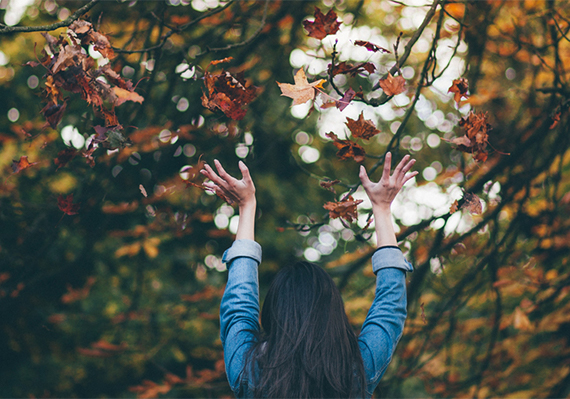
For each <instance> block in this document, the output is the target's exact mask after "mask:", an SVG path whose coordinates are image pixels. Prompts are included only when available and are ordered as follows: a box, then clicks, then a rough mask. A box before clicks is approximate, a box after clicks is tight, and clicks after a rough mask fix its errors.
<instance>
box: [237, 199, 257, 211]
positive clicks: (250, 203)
mask: <svg viewBox="0 0 570 399" xmlns="http://www.w3.org/2000/svg"><path fill="white" fill-rule="evenodd" d="M256 207H257V201H256V199H255V198H253V199H249V200H247V201H244V202H242V203H241V204H239V205H238V208H239V212H240V213H242V212H246V211H251V210H255V208H256Z"/></svg>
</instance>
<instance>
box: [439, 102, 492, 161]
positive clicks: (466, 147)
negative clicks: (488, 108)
mask: <svg viewBox="0 0 570 399" xmlns="http://www.w3.org/2000/svg"><path fill="white" fill-rule="evenodd" d="M458 124H459V126H461V127H463V129H464V130H465V135H464V136H461V137H456V138H453V139H443V140H444V141H447V142H450V143H453V144H456V145H457V150H459V151H463V152H468V153H471V154H473V158H474V159H475V160H476V161H477V162H484V161H485V160H487V151H486V148H487V142H488V141H487V140H488V137H489V135H488V132H489V130H491V125H489V124H488V123H487V113H482V112H480V113H477V114H475V113H473V111H470V112H469V114H468V115H467V116H466V117H463V118H461V120H460V121H459V123H458Z"/></svg>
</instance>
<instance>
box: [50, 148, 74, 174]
mask: <svg viewBox="0 0 570 399" xmlns="http://www.w3.org/2000/svg"><path fill="white" fill-rule="evenodd" d="M76 156H77V150H75V149H73V148H69V147H68V148H66V149H65V150H61V151H60V152H58V154H57V158H55V159H54V160H53V163H55V164H56V165H57V169H59V168H63V167H64V166H65V165H67V164H68V163H69V162H70V161H71V160H72V159H73V158H75V157H76Z"/></svg>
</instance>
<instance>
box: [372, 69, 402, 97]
mask: <svg viewBox="0 0 570 399" xmlns="http://www.w3.org/2000/svg"><path fill="white" fill-rule="evenodd" d="M378 84H379V85H380V87H381V88H382V90H384V93H386V95H387V96H395V95H397V94H400V93H403V92H404V91H405V90H406V89H405V85H406V80H405V79H404V78H403V77H402V76H401V75H398V76H396V77H394V76H392V74H391V73H388V76H387V77H386V79H380V81H379V82H378Z"/></svg>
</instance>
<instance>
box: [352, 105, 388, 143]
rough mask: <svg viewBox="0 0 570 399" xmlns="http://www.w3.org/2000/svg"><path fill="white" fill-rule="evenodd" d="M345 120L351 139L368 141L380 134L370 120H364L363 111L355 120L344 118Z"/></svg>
mask: <svg viewBox="0 0 570 399" xmlns="http://www.w3.org/2000/svg"><path fill="white" fill-rule="evenodd" d="M346 120H347V122H346V126H348V129H349V130H350V133H351V134H352V137H355V138H360V139H365V140H369V139H370V138H371V137H374V136H375V135H377V134H378V133H380V130H378V129H377V128H376V126H374V123H373V122H372V121H371V120H368V119H364V111H363V112H361V113H360V116H359V117H358V119H357V120H354V119H350V118H346Z"/></svg>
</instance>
